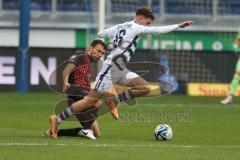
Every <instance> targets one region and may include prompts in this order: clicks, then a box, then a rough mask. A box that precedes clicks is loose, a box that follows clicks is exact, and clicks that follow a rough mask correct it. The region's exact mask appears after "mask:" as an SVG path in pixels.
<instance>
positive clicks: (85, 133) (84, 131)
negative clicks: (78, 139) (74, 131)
mask: <svg viewBox="0 0 240 160" xmlns="http://www.w3.org/2000/svg"><path fill="white" fill-rule="evenodd" d="M78 135H79V136H82V137H86V138H89V139H96V137H95V136H94V134H93V131H92V130H91V129H81V130H80V131H79V133H78Z"/></svg>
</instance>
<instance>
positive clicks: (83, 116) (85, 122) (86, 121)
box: [67, 95, 98, 129]
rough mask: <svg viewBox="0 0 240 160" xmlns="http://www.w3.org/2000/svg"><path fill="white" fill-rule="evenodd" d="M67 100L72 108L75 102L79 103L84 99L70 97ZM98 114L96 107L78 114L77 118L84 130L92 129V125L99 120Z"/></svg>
mask: <svg viewBox="0 0 240 160" xmlns="http://www.w3.org/2000/svg"><path fill="white" fill-rule="evenodd" d="M67 99H68V105H69V106H71V105H72V104H73V103H74V102H77V101H79V100H81V99H83V97H79V96H70V95H68V96H67ZM97 112H98V108H96V107H95V106H92V107H91V108H88V109H85V110H83V111H82V112H80V113H79V114H77V115H76V118H77V119H78V121H79V122H80V123H81V125H82V126H83V127H84V129H90V128H91V125H92V123H93V122H94V121H95V120H96V118H97Z"/></svg>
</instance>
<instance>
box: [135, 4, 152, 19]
mask: <svg viewBox="0 0 240 160" xmlns="http://www.w3.org/2000/svg"><path fill="white" fill-rule="evenodd" d="M140 15H141V16H145V17H147V18H151V20H154V19H155V16H154V14H153V12H152V10H151V9H150V8H148V7H142V8H139V9H138V10H137V11H136V16H140Z"/></svg>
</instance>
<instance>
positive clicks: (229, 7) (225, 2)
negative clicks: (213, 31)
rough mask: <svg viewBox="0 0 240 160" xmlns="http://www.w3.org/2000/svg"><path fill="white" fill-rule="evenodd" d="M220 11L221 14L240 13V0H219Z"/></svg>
mask: <svg viewBox="0 0 240 160" xmlns="http://www.w3.org/2000/svg"><path fill="white" fill-rule="evenodd" d="M218 12H219V14H221V15H224V14H225V15H227V14H240V1H239V0H219V8H218Z"/></svg>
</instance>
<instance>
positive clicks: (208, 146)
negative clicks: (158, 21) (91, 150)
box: [0, 143, 240, 149]
mask: <svg viewBox="0 0 240 160" xmlns="http://www.w3.org/2000/svg"><path fill="white" fill-rule="evenodd" d="M0 146H83V147H134V148H145V147H148V148H153V147H158V148H159V147H160V148H237V149H240V146H236V145H230V146H218V145H171V144H167V145H165V144H159V145H157V144H156V145H151V144H149V145H148V144H138V145H134V144H119V145H115V144H83V143H56V144H49V143H0Z"/></svg>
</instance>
